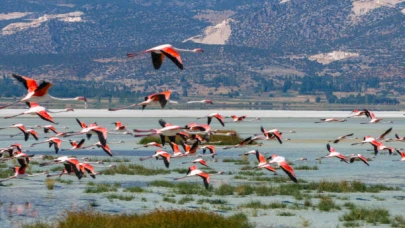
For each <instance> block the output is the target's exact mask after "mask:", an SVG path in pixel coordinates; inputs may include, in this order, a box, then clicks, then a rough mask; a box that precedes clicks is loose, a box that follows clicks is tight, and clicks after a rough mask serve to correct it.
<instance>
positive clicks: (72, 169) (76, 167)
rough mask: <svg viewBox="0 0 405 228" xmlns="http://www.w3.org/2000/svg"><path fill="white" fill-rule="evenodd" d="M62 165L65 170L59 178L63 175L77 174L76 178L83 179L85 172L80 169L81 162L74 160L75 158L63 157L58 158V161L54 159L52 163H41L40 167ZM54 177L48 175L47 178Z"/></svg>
mask: <svg viewBox="0 0 405 228" xmlns="http://www.w3.org/2000/svg"><path fill="white" fill-rule="evenodd" d="M59 163H62V164H63V165H64V166H65V168H64V169H63V171H62V172H61V173H60V174H58V175H59V177H61V176H62V175H63V174H68V175H70V174H73V173H74V174H75V175H76V177H77V178H78V179H79V180H80V179H81V178H82V177H83V172H82V171H81V168H80V161H79V160H78V159H77V158H73V157H68V156H62V157H58V158H56V159H54V160H53V161H52V162H45V163H41V164H40V165H39V166H41V167H42V166H47V165H51V164H59ZM51 176H54V175H48V176H47V177H51Z"/></svg>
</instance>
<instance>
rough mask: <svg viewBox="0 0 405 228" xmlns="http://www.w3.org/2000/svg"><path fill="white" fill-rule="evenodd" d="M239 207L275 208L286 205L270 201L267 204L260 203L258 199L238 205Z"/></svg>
mask: <svg viewBox="0 0 405 228" xmlns="http://www.w3.org/2000/svg"><path fill="white" fill-rule="evenodd" d="M239 207H240V208H253V209H276V208H286V207H287V205H286V204H284V203H281V202H271V203H269V204H265V203H262V202H260V201H251V202H249V203H245V204H241V205H239Z"/></svg>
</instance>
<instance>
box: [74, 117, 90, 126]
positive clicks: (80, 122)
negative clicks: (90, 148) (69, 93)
mask: <svg viewBox="0 0 405 228" xmlns="http://www.w3.org/2000/svg"><path fill="white" fill-rule="evenodd" d="M76 121H77V123H78V124H79V125H80V127H82V128H87V125H86V124H85V123H83V122H82V121H80V120H79V119H77V118H76Z"/></svg>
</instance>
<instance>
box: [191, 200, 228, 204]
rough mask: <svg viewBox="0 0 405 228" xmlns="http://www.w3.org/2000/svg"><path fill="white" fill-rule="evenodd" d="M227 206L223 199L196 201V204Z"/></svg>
mask: <svg viewBox="0 0 405 228" xmlns="http://www.w3.org/2000/svg"><path fill="white" fill-rule="evenodd" d="M203 203H208V204H227V203H228V202H227V201H226V200H224V199H199V200H197V204H203Z"/></svg>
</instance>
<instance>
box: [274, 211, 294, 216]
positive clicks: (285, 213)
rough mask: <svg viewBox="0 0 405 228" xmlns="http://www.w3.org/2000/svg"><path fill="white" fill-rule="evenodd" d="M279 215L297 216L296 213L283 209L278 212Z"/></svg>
mask: <svg viewBox="0 0 405 228" xmlns="http://www.w3.org/2000/svg"><path fill="white" fill-rule="evenodd" d="M277 215H278V216H295V214H294V213H291V212H288V211H282V212H280V213H277Z"/></svg>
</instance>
